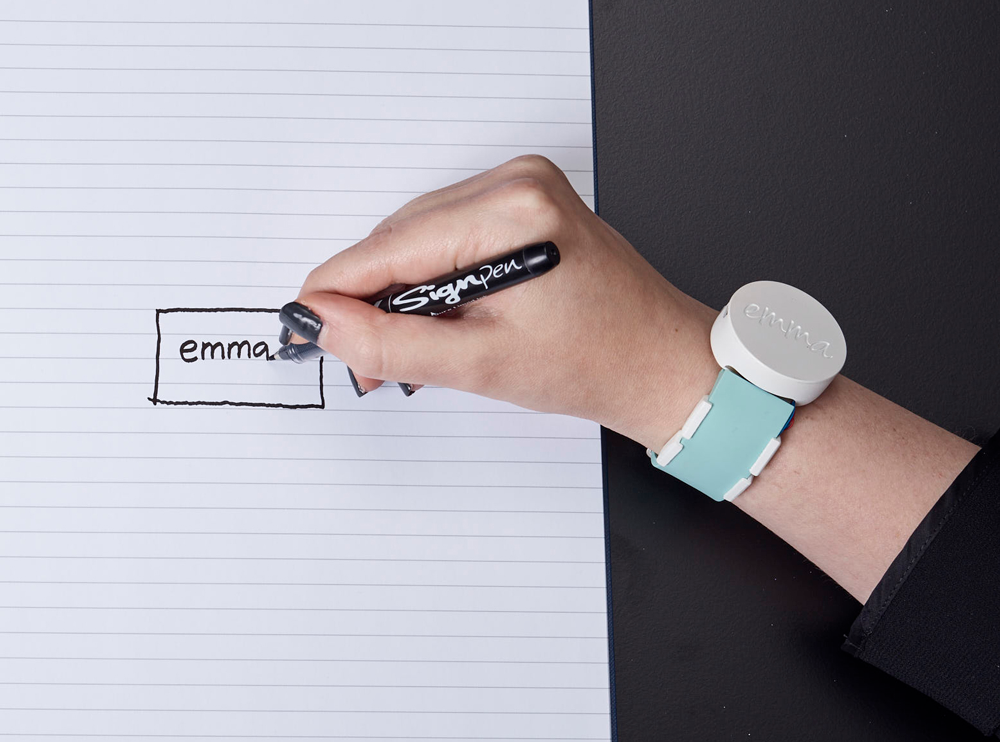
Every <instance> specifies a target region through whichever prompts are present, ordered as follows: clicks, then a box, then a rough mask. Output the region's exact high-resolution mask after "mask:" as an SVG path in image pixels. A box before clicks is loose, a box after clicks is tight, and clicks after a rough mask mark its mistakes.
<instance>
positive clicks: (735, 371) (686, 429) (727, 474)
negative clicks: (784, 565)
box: [647, 281, 847, 501]
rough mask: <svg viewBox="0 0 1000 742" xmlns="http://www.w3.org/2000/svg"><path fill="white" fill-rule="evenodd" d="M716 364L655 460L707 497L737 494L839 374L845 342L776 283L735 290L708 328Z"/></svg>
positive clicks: (828, 319)
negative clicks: (800, 410) (802, 408)
mask: <svg viewBox="0 0 1000 742" xmlns="http://www.w3.org/2000/svg"><path fill="white" fill-rule="evenodd" d="M711 344H712V353H713V355H714V356H715V360H716V361H717V362H718V363H719V365H720V366H721V367H722V369H721V370H720V371H719V375H718V376H717V377H716V380H715V385H714V386H713V387H712V391H711V392H710V393H709V394H707V395H706V396H704V397H702V398H701V400H700V401H699V402H698V404H697V405H696V406H695V409H694V410H693V411H692V412H691V414H690V416H689V417H688V419H687V421H686V422H685V423H684V425H683V427H682V428H681V429H680V430H679V431H677V433H676V434H675V435H674V436H673V437H672V438H671V439H670V440H669V441H667V443H666V445H664V446H663V448H662V449H661V450H660V451H659V452H655V451H651V450H648V449H647V453H648V454H649V457H650V459H651V460H652V462H653V465H654V466H655V467H656V468H658V469H662V470H663V471H665V472H667V473H668V474H671V475H673V476H675V477H677V478H678V479H680V480H682V481H684V482H686V483H687V484H689V485H691V486H692V487H694V488H695V489H697V490H700V491H701V492H704V493H705V494H706V495H708V496H709V497H711V498H712V499H713V500H719V501H721V500H730V501H731V500H734V499H735V498H736V497H738V496H739V495H740V494H741V493H742V492H743V491H744V490H745V489H746V488H747V487H749V486H750V483H751V482H752V481H753V478H754V477H755V476H757V475H758V474H760V472H761V470H763V468H764V467H765V466H766V465H767V463H768V461H770V460H771V457H772V456H774V453H775V451H777V450H778V447H779V446H780V445H781V433H782V432H783V431H784V430H785V428H787V427H788V426H789V425H790V424H791V422H792V417H793V415H794V414H795V407H796V405H804V404H808V403H809V402H812V401H813V400H814V399H816V398H817V397H818V396H819V395H820V394H822V393H823V390H824V389H826V387H827V386H829V384H830V382H831V381H833V378H834V377H835V376H836V375H837V374H838V373H840V370H841V369H842V368H843V366H844V361H845V360H846V358H847V343H846V341H845V340H844V333H843V332H842V331H841V329H840V325H838V324H837V321H836V320H835V319H834V318H833V315H832V314H830V312H829V311H827V309H826V307H824V306H823V305H822V304H820V303H819V302H818V301H816V300H815V299H814V298H812V297H811V296H810V295H809V294H807V293H805V292H804V291H802V290H800V289H797V288H795V287H794V286H789V285H788V284H784V283H778V282H777V281H754V282H753V283H748V284H746V285H745V286H742V287H741V288H740V289H738V290H737V291H736V293H734V294H733V295H732V297H731V298H730V299H729V302H728V303H727V304H726V306H725V307H723V308H722V311H721V312H720V313H719V316H718V317H717V318H716V320H715V323H714V324H713V325H712V333H711Z"/></svg>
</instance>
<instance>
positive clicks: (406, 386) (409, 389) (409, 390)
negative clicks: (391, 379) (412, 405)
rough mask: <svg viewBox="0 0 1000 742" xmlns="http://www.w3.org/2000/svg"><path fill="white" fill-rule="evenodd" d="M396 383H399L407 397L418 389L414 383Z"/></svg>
mask: <svg viewBox="0 0 1000 742" xmlns="http://www.w3.org/2000/svg"><path fill="white" fill-rule="evenodd" d="M396 383H397V384H399V388H400V389H402V390H403V394H405V395H406V396H407V397H409V396H410V395H411V394H413V392H415V391H416V389H414V388H413V384H406V383H404V382H402V381H397V382H396Z"/></svg>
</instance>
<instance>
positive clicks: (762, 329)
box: [712, 281, 847, 404]
mask: <svg viewBox="0 0 1000 742" xmlns="http://www.w3.org/2000/svg"><path fill="white" fill-rule="evenodd" d="M712 351H713V353H714V354H715V357H716V360H717V361H718V362H719V364H720V365H721V366H730V367H731V368H733V369H734V370H736V371H737V372H739V373H740V374H741V375H742V376H743V377H744V378H746V379H747V380H748V381H750V382H751V383H753V384H756V385H757V386H759V387H761V388H762V389H765V390H766V391H769V392H771V393H772V394H777V395H778V396H780V397H787V398H789V399H794V400H795V401H796V402H797V403H799V404H806V403H807V402H811V401H812V400H813V399H815V398H816V397H818V396H819V395H820V394H821V393H822V391H823V390H824V389H825V388H826V387H827V385H828V384H829V383H830V381H831V380H832V379H833V378H834V377H835V376H836V375H837V374H838V373H840V370H841V369H842V368H843V366H844V361H845V360H846V359H847V343H846V341H845V339H844V333H843V332H842V331H841V329H840V325H838V324H837V321H836V320H835V319H834V318H833V315H832V314H830V312H829V311H827V309H826V307H824V306H823V305H822V304H820V303H819V302H818V301H816V300H815V299H813V298H812V297H811V296H809V294H807V293H805V292H804V291H802V290H800V289H797V288H795V287H794V286H789V285H788V284H784V283H778V282H777V281H755V282H753V283H748V284H747V285H746V286H743V287H741V288H740V289H739V290H737V291H736V293H735V294H733V296H732V298H731V299H730V300H729V304H727V305H726V307H725V308H724V309H723V310H722V313H721V314H720V315H719V318H718V319H717V320H716V322H715V325H714V326H713V328H712Z"/></svg>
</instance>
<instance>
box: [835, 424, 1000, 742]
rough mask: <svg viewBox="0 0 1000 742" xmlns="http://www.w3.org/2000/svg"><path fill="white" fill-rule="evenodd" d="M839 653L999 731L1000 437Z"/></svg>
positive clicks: (920, 534) (946, 501)
mask: <svg viewBox="0 0 1000 742" xmlns="http://www.w3.org/2000/svg"><path fill="white" fill-rule="evenodd" d="M843 648H844V649H845V650H846V651H847V652H849V653H851V654H853V655H854V656H855V657H857V658H858V659H861V660H863V661H865V662H867V663H869V664H871V665H874V666H875V667H878V668H879V669H881V670H883V671H884V672H886V673H888V674H890V675H892V676H894V677H896V678H898V679H899V680H902V681H903V682H904V683H906V684H907V685H910V686H912V687H914V688H916V689H917V690H919V691H921V692H922V693H924V694H925V695H927V696H929V697H930V698H933V699H934V700H935V701H937V702H938V703H940V704H942V705H943V706H945V707H946V708H948V709H950V710H951V711H953V712H955V713H956V714H958V715H959V716H961V717H962V718H964V719H965V720H966V721H968V722H969V723H971V724H972V725H973V726H975V727H976V728H977V729H979V731H981V732H983V733H984V734H994V733H997V732H998V730H1000V432H997V433H995V434H994V435H993V437H992V438H991V439H990V440H989V441H988V442H987V443H986V445H985V446H984V447H983V448H982V450H980V451H979V453H977V454H976V455H975V456H974V457H973V459H972V460H971V461H970V462H969V463H968V465H967V466H966V467H965V469H963V470H962V472H961V473H960V474H959V475H958V477H957V478H956V479H955V481H954V482H952V484H951V485H950V486H949V487H948V489H947V490H946V491H945V493H944V494H943V495H942V496H941V498H940V499H939V500H938V502H937V503H936V504H935V505H934V507H933V508H931V510H930V512H929V513H928V514H927V515H926V517H925V518H924V519H923V521H921V523H920V525H919V526H917V529H916V530H915V531H914V532H913V535H912V536H910V539H909V541H907V543H906V545H905V546H904V547H903V550H902V551H901V552H900V553H899V555H898V556H897V557H896V558H895V560H894V561H893V562H892V564H891V565H890V567H889V569H888V570H887V571H886V573H885V575H883V577H882V580H881V581H880V582H879V584H878V585H877V586H876V587H875V590H874V591H873V592H872V594H871V596H870V597H869V598H868V602H867V603H865V605H864V608H863V609H862V611H861V614H860V615H859V616H858V618H857V620H855V622H854V625H853V626H851V630H850V633H849V634H848V636H847V640H846V641H845V642H844V645H843Z"/></svg>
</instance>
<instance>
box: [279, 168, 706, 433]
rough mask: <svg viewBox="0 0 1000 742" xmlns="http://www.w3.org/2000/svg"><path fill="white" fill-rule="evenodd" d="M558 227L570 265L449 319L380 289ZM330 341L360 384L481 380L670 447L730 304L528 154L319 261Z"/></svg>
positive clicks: (310, 303)
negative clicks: (713, 305) (372, 299)
mask: <svg viewBox="0 0 1000 742" xmlns="http://www.w3.org/2000/svg"><path fill="white" fill-rule="evenodd" d="M547 240H551V241H552V242H554V243H555V244H556V245H558V247H559V251H560V253H561V255H562V261H561V262H560V264H559V266H558V268H557V269H556V270H554V271H552V272H551V273H549V274H546V275H544V276H542V277H540V278H538V279H536V280H534V281H528V282H526V283H524V284H522V285H519V286H515V287H513V288H511V289H508V290H506V291H502V292H500V293H498V294H496V295H494V296H490V297H487V298H485V299H482V300H480V301H477V302H474V303H472V304H469V305H467V306H465V307H462V308H461V309H459V310H457V311H456V312H454V313H449V315H446V316H442V317H422V316H414V315H409V316H407V315H400V314H386V313H384V312H382V311H381V310H379V309H375V308H374V307H372V306H371V305H369V304H368V303H366V302H365V301H362V300H363V299H365V298H366V297H369V296H372V295H374V294H376V293H378V292H380V291H382V290H384V289H385V288H387V287H388V286H390V285H393V284H413V283H420V282H422V281H426V280H428V279H431V278H434V277H436V276H439V275H442V274H445V273H449V272H451V271H453V270H455V269H457V268H462V267H465V266H470V265H472V264H474V263H477V262H479V261H483V260H485V259H488V258H490V257H493V256H496V255H501V254H503V253H505V252H509V251H510V250H512V249H515V248H518V247H522V246H524V245H529V244H532V243H537V242H544V241H547ZM297 301H299V303H301V304H304V305H305V306H306V307H308V308H309V309H311V310H312V311H313V312H314V313H315V314H317V315H318V316H319V317H320V318H321V319H322V321H323V328H322V330H321V332H320V335H319V340H318V343H319V345H320V346H322V347H323V348H324V349H326V350H327V351H328V352H330V353H332V354H333V355H335V356H337V357H338V358H340V359H341V360H343V361H344V362H345V363H346V364H347V365H348V366H349V367H350V368H352V369H353V370H354V372H355V375H356V377H357V381H358V384H359V386H360V387H362V389H364V390H368V391H370V390H371V389H373V388H375V387H376V386H378V385H379V384H380V383H381V380H393V381H404V382H409V383H413V384H433V385H439V386H447V387H452V388H455V389H462V390H465V391H469V392H475V393H477V394H481V395H484V396H487V397H493V398H495V399H502V400H506V401H509V402H513V403H515V404H518V405H520V406H522V407H527V408H531V409H535V410H541V411H546V412H558V413H564V414H569V415H575V416H577V417H584V418H589V419H591V420H595V421H597V422H599V423H601V424H603V425H605V426H607V427H609V428H612V429H614V430H617V431H619V432H620V433H622V434H624V435H626V436H628V437H630V438H633V439H634V440H637V441H639V442H640V443H642V444H643V445H645V446H647V447H650V448H654V449H656V450H659V448H660V447H661V446H662V445H663V443H664V442H665V441H666V440H667V439H668V438H669V437H670V436H671V435H673V433H674V432H675V431H676V430H677V429H678V428H679V427H680V426H681V424H682V423H683V421H684V419H685V418H686V416H687V415H688V413H689V412H690V410H691V409H692V408H693V407H694V405H695V403H696V402H697V400H698V399H699V398H700V397H701V395H703V394H705V390H707V389H710V388H711V386H712V383H713V381H714V379H715V375H716V373H717V372H718V368H717V366H716V365H715V363H714V361H713V359H712V355H711V350H710V348H709V343H708V332H709V328H710V326H711V322H712V320H713V318H714V315H715V312H714V311H713V310H711V309H709V308H708V307H705V306H704V305H703V304H701V303H699V302H697V301H695V300H693V299H691V298H690V297H687V296H685V295H684V294H682V293H681V292H680V291H678V290H677V289H676V288H674V287H673V286H672V285H671V284H670V283H668V282H667V281H666V280H665V279H664V278H663V277H662V276H661V275H660V274H659V273H657V271H656V270H655V269H653V268H652V266H650V265H649V264H648V263H647V262H646V261H645V260H644V259H643V258H642V257H641V256H640V255H639V254H638V253H637V252H636V251H635V250H634V249H633V248H632V246H631V245H629V243H628V242H627V241H626V240H625V239H624V238H623V237H622V236H621V235H620V234H618V233H617V232H616V231H615V230H613V229H612V228H611V227H609V226H608V225H607V224H605V223H604V222H603V221H602V220H601V219H600V218H599V217H598V216H597V215H595V214H594V213H593V212H592V211H591V210H590V209H589V208H588V207H587V205H586V204H584V203H583V201H581V200H580V198H579V196H577V194H576V193H575V192H574V190H573V188H572V187H571V186H570V184H569V182H568V181H567V179H566V177H565V176H564V175H563V173H562V172H561V171H560V170H559V169H558V168H557V167H556V166H555V165H553V164H552V163H551V162H549V161H548V160H546V159H545V158H543V157H537V156H528V157H519V158H517V159H515V160H511V161H510V162H507V163H505V164H503V165H500V166H499V167H497V168H494V169H493V170H489V171H486V172H484V173H481V174H479V175H476V176H474V177H472V178H469V179H468V180H465V181H463V182H461V183H457V184H455V185H453V186H450V187H448V188H443V189H441V190H439V191H435V192H433V193H428V194H426V195H423V196H420V197H418V198H416V199H414V200H413V201H411V202H410V203H408V204H407V205H405V206H404V207H403V208H401V209H400V210H399V211H397V212H396V213H395V214H393V215H392V216H390V217H388V218H387V219H385V220H384V221H383V222H382V223H381V224H379V225H378V226H377V227H376V228H375V230H374V231H373V232H372V233H371V234H370V235H369V236H368V237H367V238H365V239H364V240H362V241H361V242H359V243H358V244H356V245H354V246H353V247H351V248H348V249H347V250H344V251H343V252H341V253H339V254H337V255H335V256H334V257H332V258H331V259H330V260H328V261H327V262H326V263H324V264H323V265H321V266H319V267H318V268H316V269H315V270H313V271H312V273H310V274H309V277H308V278H307V280H306V282H305V285H304V286H303V287H302V290H301V292H300V294H299V298H298V300H297Z"/></svg>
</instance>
